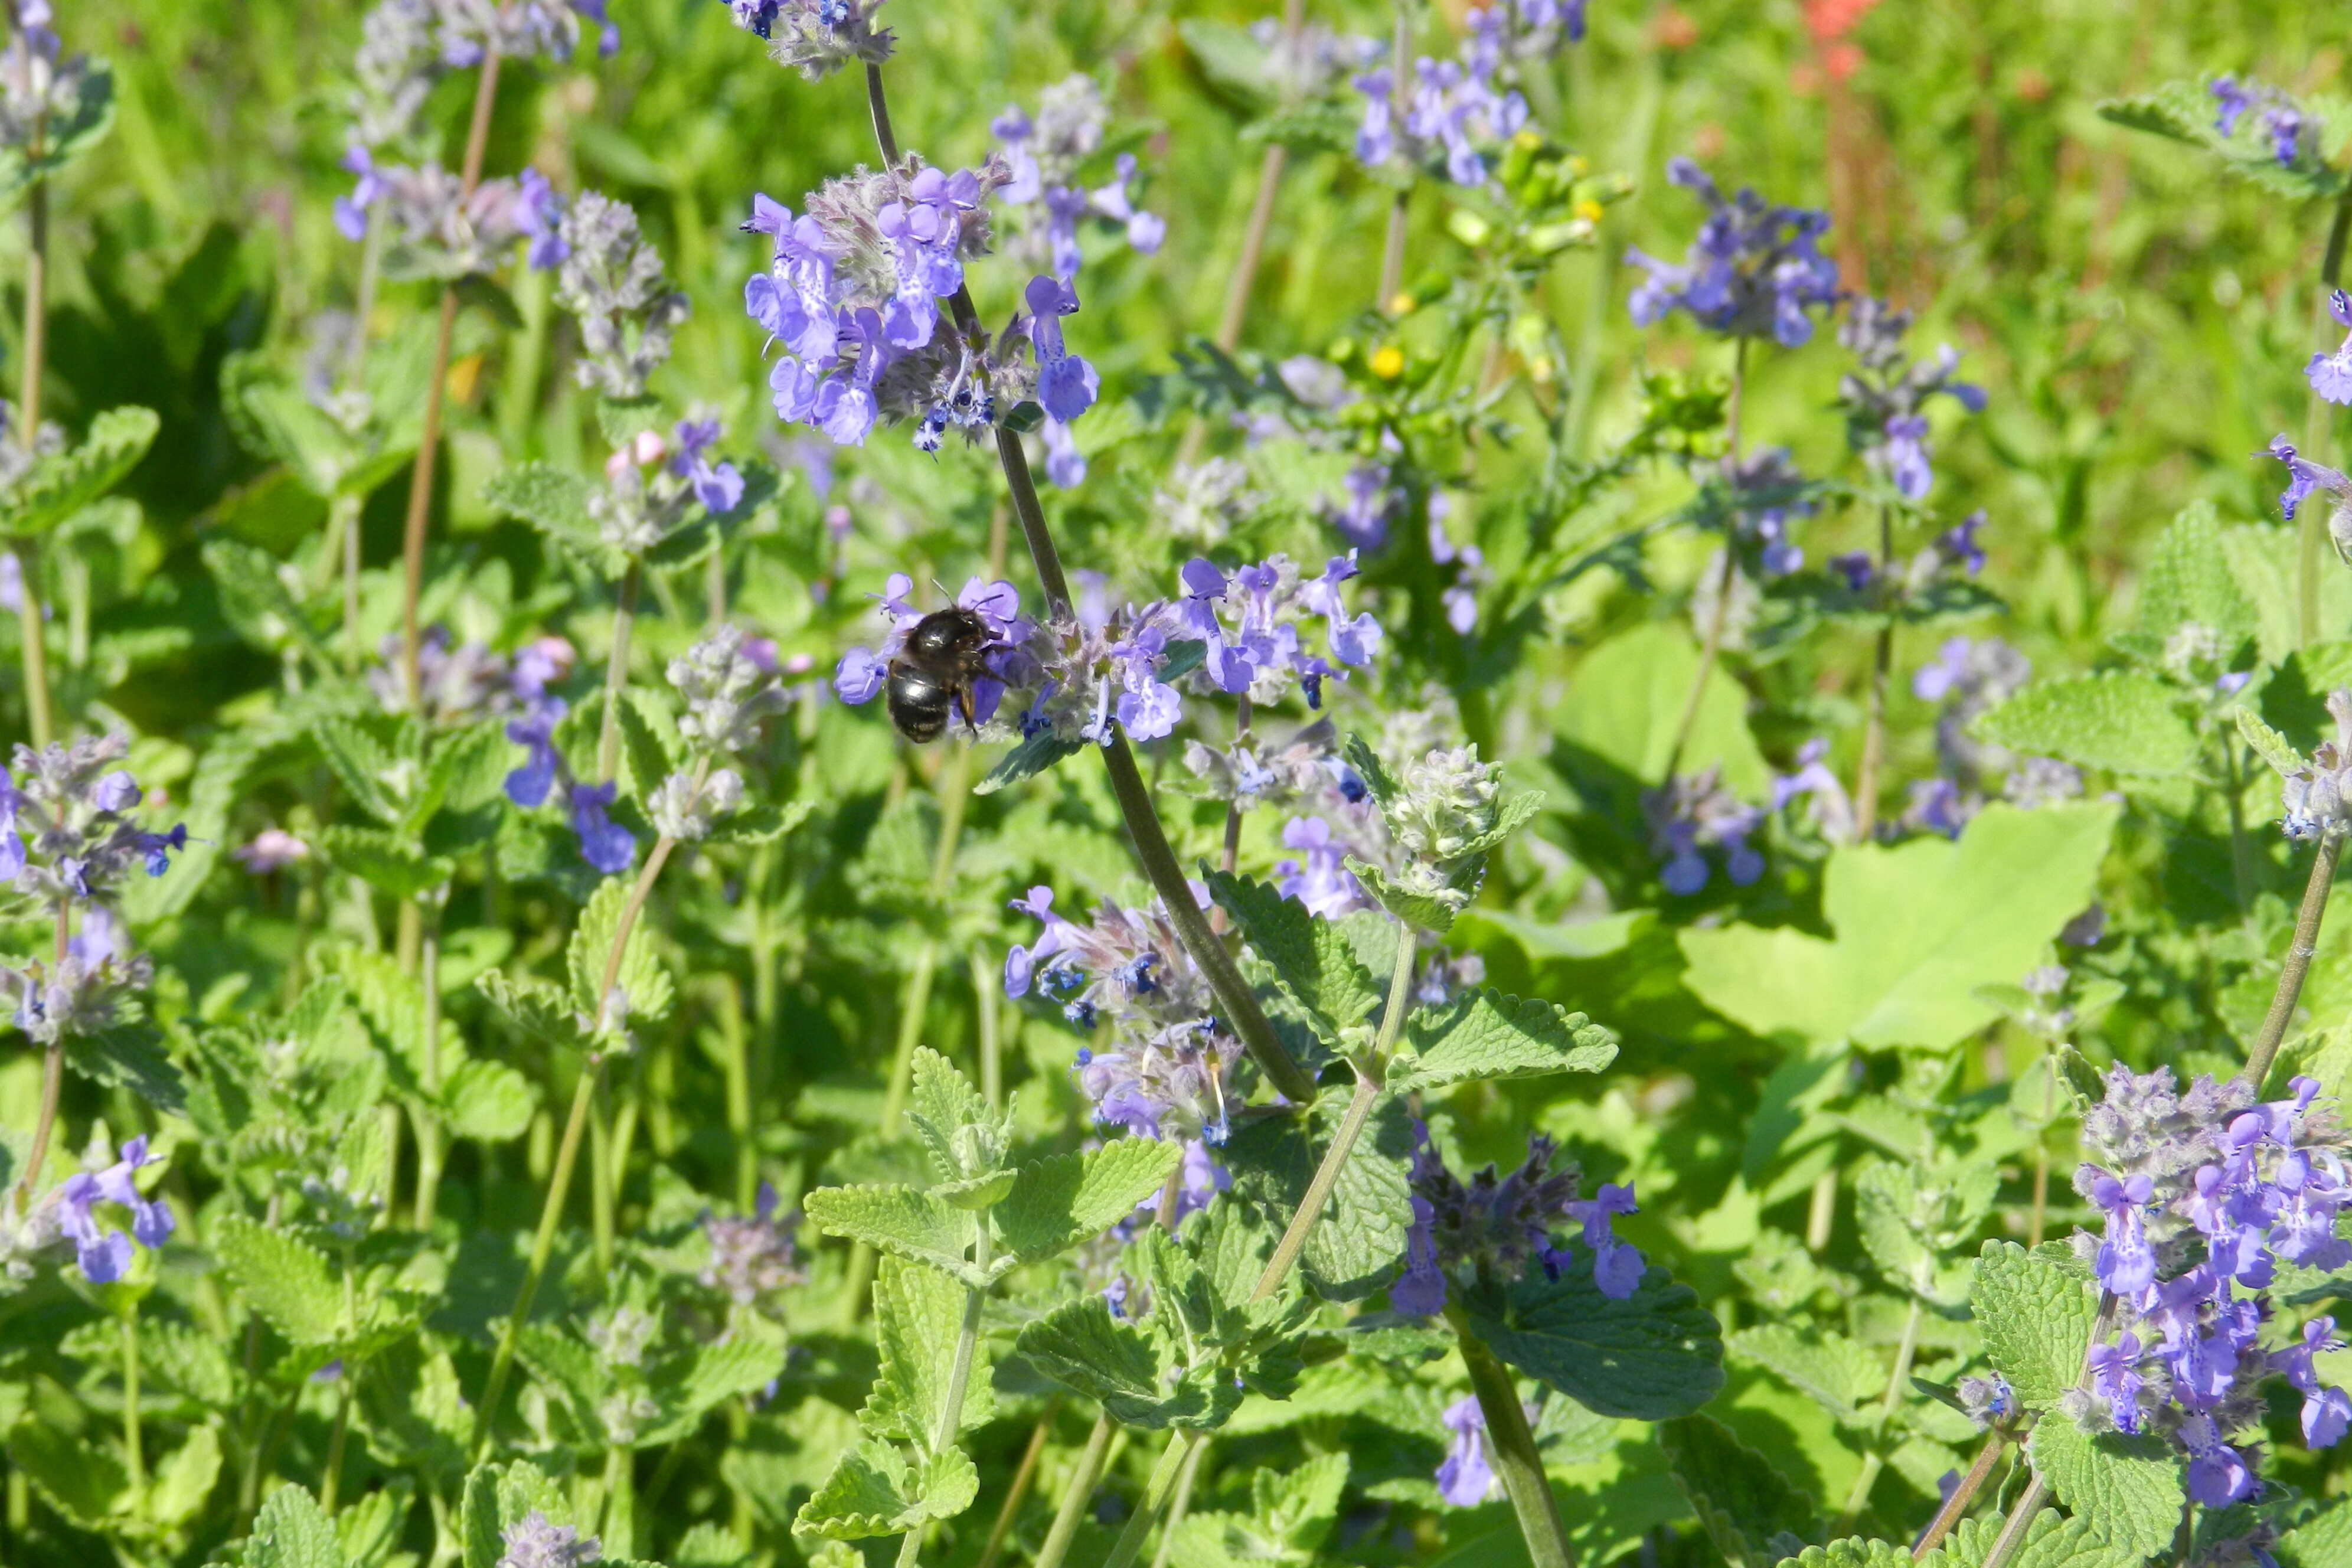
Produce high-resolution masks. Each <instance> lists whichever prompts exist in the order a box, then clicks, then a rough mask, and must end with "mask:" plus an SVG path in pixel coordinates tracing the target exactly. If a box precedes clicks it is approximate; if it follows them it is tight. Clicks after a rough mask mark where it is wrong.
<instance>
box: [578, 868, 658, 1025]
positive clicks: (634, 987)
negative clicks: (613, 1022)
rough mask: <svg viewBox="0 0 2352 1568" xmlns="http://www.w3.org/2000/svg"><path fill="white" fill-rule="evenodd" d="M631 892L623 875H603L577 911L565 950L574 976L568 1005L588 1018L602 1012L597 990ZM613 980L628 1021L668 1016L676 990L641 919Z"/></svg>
mask: <svg viewBox="0 0 2352 1568" xmlns="http://www.w3.org/2000/svg"><path fill="white" fill-rule="evenodd" d="M629 890H630V879H628V878H626V877H607V878H605V879H604V881H602V882H600V883H598V884H597V885H596V891H595V892H594V893H593V895H591V896H590V898H589V900H588V907H587V908H585V909H583V910H581V911H580V922H579V924H577V925H575V926H573V927H572V941H571V942H570V943H569V944H568V945H567V946H566V947H565V949H564V962H565V963H566V965H567V967H568V968H569V970H570V972H571V975H572V1005H573V1006H575V1007H577V1008H579V1009H580V1011H582V1012H583V1013H585V1014H586V1015H588V1016H589V1017H590V1018H591V1019H596V1018H601V1017H602V1016H604V996H603V995H602V994H601V993H602V987H603V985H604V971H605V969H606V967H607V966H608V965H609V964H610V963H611V962H612V955H613V938H614V935H615V934H617V933H618V932H619V931H620V929H621V911H622V910H623V909H624V908H625V907H626V905H627V904H628V901H629ZM614 984H617V985H619V986H620V988H621V989H622V991H623V992H625V994H627V996H628V999H629V1016H630V1017H631V1018H632V1019H643V1020H646V1021H647V1022H651V1023H658V1022H660V1021H661V1020H662V1019H664V1018H667V1016H669V1010H670V1006H671V1005H672V1003H674V1002H675V1001H676V1000H677V992H676V991H675V990H673V989H672V988H671V985H670V980H669V971H668V970H667V969H665V968H664V967H663V966H662V962H661V960H660V959H659V958H657V957H656V956H655V955H654V942H653V932H652V931H650V930H649V929H648V928H647V926H646V922H645V921H637V922H636V923H635V925H634V926H632V927H631V928H630V931H629V940H628V942H627V944H626V945H625V947H624V948H623V950H622V953H621V966H620V969H619V971H618V973H617V974H616V976H615V978H614Z"/></svg>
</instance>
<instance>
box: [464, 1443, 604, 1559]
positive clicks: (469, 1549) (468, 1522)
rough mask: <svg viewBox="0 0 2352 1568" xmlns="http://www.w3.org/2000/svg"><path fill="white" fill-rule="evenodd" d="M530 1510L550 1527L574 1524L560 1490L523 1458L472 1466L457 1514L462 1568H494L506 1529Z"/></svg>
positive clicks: (501, 1549)
mask: <svg viewBox="0 0 2352 1568" xmlns="http://www.w3.org/2000/svg"><path fill="white" fill-rule="evenodd" d="M533 1511H537V1512H540V1513H543V1514H545V1515H546V1516H547V1517H548V1519H549V1521H551V1522H552V1523H556V1524H572V1523H574V1522H576V1521H574V1520H573V1519H572V1510H571V1509H569V1508H568V1507H566V1506H565V1505H564V1500H563V1494H562V1491H561V1490H559V1489H557V1487H556V1486H555V1484H554V1483H553V1482H552V1481H550V1480H549V1479H547V1477H546V1476H545V1475H544V1474H542V1473H541V1470H540V1468H539V1467H538V1466H537V1465H534V1464H532V1463H531V1462H530V1460H529V1459H514V1460H510V1461H509V1462H508V1463H506V1464H504V1465H480V1466H477V1467H476V1468H475V1469H474V1471H473V1473H472V1474H470V1475H468V1476H467V1478H466V1493H465V1501H464V1502H463V1503H462V1504H461V1505H460V1508H459V1511H458V1520H457V1533H458V1537H459V1539H460V1541H461V1542H463V1544H464V1551H465V1568H498V1562H499V1558H501V1557H503V1556H505V1555H506V1542H505V1540H504V1535H505V1532H506V1530H507V1528H508V1527H509V1525H513V1524H518V1523H520V1522H521V1521H522V1520H523V1519H524V1518H525V1517H526V1516H527V1515H529V1514H530V1513H532V1512H533ZM583 1533H584V1532H583Z"/></svg>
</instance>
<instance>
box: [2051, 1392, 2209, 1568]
mask: <svg viewBox="0 0 2352 1568" xmlns="http://www.w3.org/2000/svg"><path fill="white" fill-rule="evenodd" d="M2026 1451H2027V1453H2028V1454H2030V1455H2031V1456H2032V1460H2033V1468H2034V1472H2035V1473H2036V1474H2037V1475H2039V1476H2040V1477H2041V1478H2042V1479H2043V1480H2045V1481H2047V1482H2049V1483H2050V1489H2051V1490H2052V1491H2053V1492H2055V1493H2057V1494H2058V1500H2059V1501H2060V1502H2062V1503H2064V1504H2065V1505H2066V1508H2067V1510H2068V1511H2069V1512H2071V1513H2073V1514H2074V1515H2075V1516H2076V1517H2077V1518H2080V1519H2087V1520H2092V1521H2096V1522H2097V1524H2098V1527H2099V1532H2100V1533H2101V1534H2102V1535H2104V1536H2105V1538H2106V1540H2107V1541H2108V1542H2109V1543H2110V1544H2113V1545H2116V1546H2120V1547H2123V1548H2125V1549H2126V1550H2127V1551H2129V1552H2132V1553H2133V1554H2134V1555H2135V1556H2136V1557H2151V1556H2154V1555H2155V1554H2156V1553H2157V1552H2161V1551H2162V1550H2164V1548H2165V1547H2167V1546H2168V1545H2170V1544H2171V1542H2172V1537H2173V1532H2174V1531H2176V1530H2177V1529H2179V1524H2180V1504H2181V1500H2182V1497H2183V1495H2184V1494H2183V1489H2182V1486H2181V1479H2180V1463H2179V1460H2178V1459H2176V1458H2174V1457H2173V1454H2172V1449H2171V1447H2170V1445H2168V1443H2166V1442H2165V1440H2164V1439H2163V1438H2161V1437H2158V1436H2154V1435H2153V1434H2149V1435H2146V1436H2139V1437H2126V1436H2124V1435H2123V1434H2122V1433H2120V1432H2103V1433H2101V1434H2100V1435H2098V1436H2095V1437H2094V1436H2091V1435H2090V1434H2088V1433H2086V1432H2084V1430H2083V1429H2082V1428H2081V1427H2079V1426H2075V1425H2074V1422H2072V1421H2070V1420H2068V1419H2066V1418H2065V1416H2064V1415H2051V1416H2050V1417H2048V1418H2047V1419H2044V1420H2042V1421H2037V1422H2035V1423H2034V1426H2033V1436H2032V1437H2031V1438H2030V1439H2029V1440H2028V1442H2027V1445H2026Z"/></svg>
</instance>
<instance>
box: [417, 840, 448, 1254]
mask: <svg viewBox="0 0 2352 1568" xmlns="http://www.w3.org/2000/svg"><path fill="white" fill-rule="evenodd" d="M447 897H448V889H447V888H446V886H445V887H442V888H440V889H436V891H435V892H433V893H432V894H429V895H427V898H428V899H429V900H430V901H429V902H428V903H427V904H426V906H425V910H424V911H423V913H424V917H425V931H424V940H423V941H422V942H420V943H419V945H418V949H417V958H416V979H417V982H418V984H421V985H423V986H424V987H425V1038H424V1041H423V1042H422V1045H423V1048H422V1049H421V1050H420V1051H419V1052H418V1056H419V1058H420V1059H421V1060H422V1062H423V1064H424V1079H425V1096H426V1098H427V1099H430V1100H439V1099H440V1096H441V911H442V910H443V909H444V908H445V907H446V905H445V902H444V900H446V898H447ZM440 1190H441V1118H440V1114H439V1110H438V1108H437V1107H436V1108H433V1109H426V1110H419V1111H418V1112H417V1115H416V1228H417V1229H419V1230H421V1231H425V1232H428V1233H429V1232H430V1231H431V1230H432V1229H433V1214H434V1209H435V1206H436V1205H437V1204H438V1202H439V1201H440Z"/></svg>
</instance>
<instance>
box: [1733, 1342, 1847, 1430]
mask: <svg viewBox="0 0 2352 1568" xmlns="http://www.w3.org/2000/svg"><path fill="white" fill-rule="evenodd" d="M1725 1343H1726V1345H1727V1347H1728V1348H1729V1349H1730V1352H1731V1353H1732V1354H1733V1355H1735V1356H1737V1357H1738V1358H1739V1359H1740V1360H1742V1361H1750V1362H1754V1363H1756V1364H1757V1365H1759V1366H1761V1367H1763V1368H1765V1369H1766V1370H1767V1371H1769V1372H1770V1373H1773V1375H1775V1376H1777V1377H1779V1378H1780V1380H1781V1381H1782V1382H1783V1383H1786V1384H1789V1385H1790V1387H1792V1388H1794V1389H1795V1390H1796V1391H1797V1392H1798V1393H1800V1394H1807V1395H1810V1396H1811V1398H1812V1399H1814V1400H1815V1401H1816V1402H1818V1403H1819V1404H1820V1405H1821V1407H1822V1409H1824V1410H1826V1411H1828V1412H1829V1413H1830V1415H1831V1417H1832V1419H1833V1420H1836V1421H1838V1422H1840V1423H1842V1424H1844V1425H1848V1426H1859V1425H1866V1424H1867V1423H1868V1422H1869V1421H1870V1420H1872V1419H1874V1418H1875V1415H1876V1412H1875V1411H1873V1412H1870V1413H1869V1414H1867V1415H1864V1414H1862V1413H1859V1412H1857V1410H1856V1408H1855V1407H1856V1406H1857V1405H1863V1404H1864V1403H1865V1402H1867V1401H1872V1400H1875V1399H1876V1398H1878V1397H1879V1396H1880V1395H1881V1394H1883V1393H1884V1392H1885V1384H1886V1368H1885V1364H1884V1363H1882V1362H1881V1361H1880V1359H1879V1358H1878V1356H1877V1355H1875V1354H1874V1353H1873V1352H1870V1351H1868V1350H1865V1349H1864V1347H1862V1346H1861V1345H1858V1344H1856V1343H1854V1342H1853V1341H1852V1340H1850V1339H1848V1338H1846V1337H1845V1336H1844V1335H1843V1334H1841V1333H1836V1332H1833V1331H1828V1330H1805V1329H1797V1328H1791V1327H1790V1326H1789V1325H1787V1324H1785V1323H1759V1324H1758V1325H1757V1326H1756V1327H1754V1328H1749V1329H1741V1330H1738V1331H1736V1332H1735V1333H1733V1334H1732V1335H1731V1336H1730V1338H1729V1339H1727V1341H1725Z"/></svg>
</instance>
